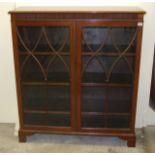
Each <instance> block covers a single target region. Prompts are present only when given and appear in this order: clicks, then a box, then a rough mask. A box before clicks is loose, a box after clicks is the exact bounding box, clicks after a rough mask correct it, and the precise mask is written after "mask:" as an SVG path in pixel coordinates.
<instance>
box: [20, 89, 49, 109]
mask: <svg viewBox="0 0 155 155" xmlns="http://www.w3.org/2000/svg"><path fill="white" fill-rule="evenodd" d="M22 97H23V109H24V110H45V108H46V107H45V106H46V87H45V86H23V87H22Z"/></svg>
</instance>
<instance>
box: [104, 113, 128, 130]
mask: <svg viewBox="0 0 155 155" xmlns="http://www.w3.org/2000/svg"><path fill="white" fill-rule="evenodd" d="M107 122H108V123H107V124H108V128H129V127H130V117H129V116H108V121H107Z"/></svg>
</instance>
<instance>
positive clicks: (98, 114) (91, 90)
mask: <svg viewBox="0 0 155 155" xmlns="http://www.w3.org/2000/svg"><path fill="white" fill-rule="evenodd" d="M105 98H106V97H105V88H101V87H83V89H82V105H81V108H82V109H81V112H82V118H81V119H82V120H81V122H82V124H81V125H82V127H98V128H99V127H103V126H105V122H104V120H105V118H104V116H103V115H104V112H105V104H106V103H105V102H106V101H105Z"/></svg>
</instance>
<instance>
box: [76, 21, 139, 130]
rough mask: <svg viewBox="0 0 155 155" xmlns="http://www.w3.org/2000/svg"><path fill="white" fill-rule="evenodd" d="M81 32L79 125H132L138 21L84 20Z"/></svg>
mask: <svg viewBox="0 0 155 155" xmlns="http://www.w3.org/2000/svg"><path fill="white" fill-rule="evenodd" d="M78 32H79V33H78V38H79V39H78V40H79V42H78V47H79V49H78V67H79V68H78V76H79V78H78V85H79V91H78V92H79V94H78V96H79V97H78V109H79V112H78V113H79V116H78V119H79V129H80V130H82V131H84V130H86V131H88V130H91V131H93V130H94V131H96V130H99V131H102V130H106V129H107V128H108V131H110V129H116V130H117V129H121V130H122V129H129V128H130V125H131V124H130V123H131V122H130V121H131V111H132V95H133V93H132V92H133V79H134V66H135V55H136V41H137V26H136V24H135V23H131V22H128V23H125V22H124V23H122V22H121V23H119V22H117V23H114V22H81V23H80V24H79V26H78Z"/></svg>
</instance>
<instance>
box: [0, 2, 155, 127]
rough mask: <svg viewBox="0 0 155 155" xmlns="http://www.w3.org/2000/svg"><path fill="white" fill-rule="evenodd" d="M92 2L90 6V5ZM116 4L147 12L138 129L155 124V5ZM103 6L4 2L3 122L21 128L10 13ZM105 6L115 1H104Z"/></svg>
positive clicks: (0, 33)
mask: <svg viewBox="0 0 155 155" xmlns="http://www.w3.org/2000/svg"><path fill="white" fill-rule="evenodd" d="M88 2H89V3H88ZM112 4H113V5H117V6H120V5H125V6H130V5H133V6H138V7H141V8H143V9H144V10H145V11H146V12H147V13H146V15H145V18H144V33H143V42H142V57H141V69H140V80H139V93H138V107H137V118H136V127H137V128H141V127H143V126H146V125H155V112H153V111H152V110H151V108H150V107H149V94H150V82H151V74H152V62H153V52H154V43H155V18H154V17H155V3H122V2H121V3H119V2H117V3H114V2H113V3H112ZM32 5H33V6H35V5H46V6H69V5H70V6H73V5H74V6H88V5H89V6H94V5H96V6H97V5H99V6H101V2H100V1H99V0H95V2H94V0H93V1H92V0H89V1H87V0H86V1H83V0H77V1H76V0H75V1H74V3H73V1H72V3H71V1H69V0H55V1H50V3H49V2H47V1H44V3H13V2H12V3H0V122H2V123H16V129H18V112H17V99H16V90H15V75H14V63H13V51H12V38H11V23H10V16H9V15H8V11H10V10H12V9H14V8H16V7H19V6H32ZM102 5H103V6H105V5H108V6H109V5H111V2H106V1H104V0H103V1H102Z"/></svg>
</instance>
